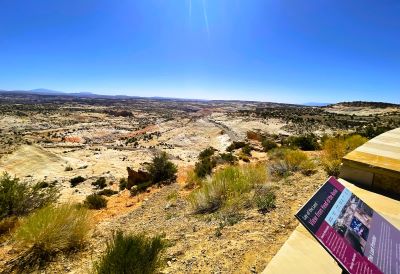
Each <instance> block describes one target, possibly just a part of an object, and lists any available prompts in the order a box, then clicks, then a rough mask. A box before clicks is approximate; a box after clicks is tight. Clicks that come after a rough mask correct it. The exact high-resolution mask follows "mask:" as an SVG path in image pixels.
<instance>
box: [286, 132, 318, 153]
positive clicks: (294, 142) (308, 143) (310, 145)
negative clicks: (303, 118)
mask: <svg viewBox="0 0 400 274" xmlns="http://www.w3.org/2000/svg"><path fill="white" fill-rule="evenodd" d="M284 145H286V146H289V147H295V148H296V147H297V148H299V149H301V150H318V149H320V145H319V144H318V138H317V136H315V135H314V134H310V135H301V136H290V137H289V138H287V139H286V140H285V141H284Z"/></svg>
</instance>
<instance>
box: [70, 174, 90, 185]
mask: <svg viewBox="0 0 400 274" xmlns="http://www.w3.org/2000/svg"><path fill="white" fill-rule="evenodd" d="M84 181H86V179H85V178H83V177H82V176H77V177H74V178H72V179H71V180H69V182H70V183H71V187H76V186H77V185H79V184H80V183H82V182H84Z"/></svg>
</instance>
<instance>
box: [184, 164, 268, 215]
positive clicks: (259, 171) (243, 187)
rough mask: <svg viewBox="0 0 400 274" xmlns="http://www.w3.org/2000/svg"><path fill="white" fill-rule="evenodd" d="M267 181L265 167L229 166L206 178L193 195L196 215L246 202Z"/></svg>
mask: <svg viewBox="0 0 400 274" xmlns="http://www.w3.org/2000/svg"><path fill="white" fill-rule="evenodd" d="M266 181H267V172H266V168H265V166H264V165H247V166H228V167H226V168H223V169H220V170H217V171H216V172H215V173H214V174H213V176H212V177H208V178H206V179H205V180H204V181H203V182H202V184H201V187H200V188H198V189H196V190H194V191H193V192H192V193H191V195H190V196H189V201H190V203H191V205H192V207H193V209H194V211H195V212H196V213H207V212H215V211H217V210H218V209H220V208H222V207H234V206H237V204H238V202H240V203H242V202H244V201H245V200H246V196H248V195H249V193H250V191H251V190H253V189H254V187H255V186H256V185H259V184H264V183H265V182H266Z"/></svg>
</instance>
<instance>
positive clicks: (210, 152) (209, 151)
mask: <svg viewBox="0 0 400 274" xmlns="http://www.w3.org/2000/svg"><path fill="white" fill-rule="evenodd" d="M215 151H216V149H215V148H213V147H208V148H206V149H204V150H203V151H201V152H200V154H199V159H200V160H202V159H205V158H210V157H211V156H213V155H214V152H215Z"/></svg>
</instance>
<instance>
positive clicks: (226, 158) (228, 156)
mask: <svg viewBox="0 0 400 274" xmlns="http://www.w3.org/2000/svg"><path fill="white" fill-rule="evenodd" d="M219 160H220V161H221V162H222V163H229V164H234V163H236V162H237V160H238V159H237V157H236V156H235V155H233V154H232V153H220V154H219Z"/></svg>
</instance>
